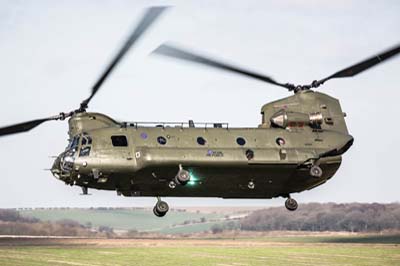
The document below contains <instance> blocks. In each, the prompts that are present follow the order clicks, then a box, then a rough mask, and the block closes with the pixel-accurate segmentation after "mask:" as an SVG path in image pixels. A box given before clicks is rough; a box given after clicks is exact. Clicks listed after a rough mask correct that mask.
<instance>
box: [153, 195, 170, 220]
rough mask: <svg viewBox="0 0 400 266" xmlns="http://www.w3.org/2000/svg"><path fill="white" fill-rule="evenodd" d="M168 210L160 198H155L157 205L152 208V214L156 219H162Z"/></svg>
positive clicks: (166, 204)
mask: <svg viewBox="0 0 400 266" xmlns="http://www.w3.org/2000/svg"><path fill="white" fill-rule="evenodd" d="M168 210H169V206H168V203H166V202H165V201H162V200H161V198H160V197H157V203H156V205H155V206H154V208H153V213H154V214H155V216H157V217H163V216H165V215H166V214H167V212H168Z"/></svg>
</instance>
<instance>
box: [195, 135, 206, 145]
mask: <svg viewBox="0 0 400 266" xmlns="http://www.w3.org/2000/svg"><path fill="white" fill-rule="evenodd" d="M206 142H207V141H206V140H205V139H204V138H203V137H198V138H197V144H199V145H205V144H206Z"/></svg>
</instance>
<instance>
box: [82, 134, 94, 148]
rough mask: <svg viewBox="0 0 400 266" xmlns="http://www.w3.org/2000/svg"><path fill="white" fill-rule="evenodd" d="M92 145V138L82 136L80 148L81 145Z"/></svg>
mask: <svg viewBox="0 0 400 266" xmlns="http://www.w3.org/2000/svg"><path fill="white" fill-rule="evenodd" d="M91 144H92V137H90V136H88V135H83V136H82V146H83V145H91Z"/></svg>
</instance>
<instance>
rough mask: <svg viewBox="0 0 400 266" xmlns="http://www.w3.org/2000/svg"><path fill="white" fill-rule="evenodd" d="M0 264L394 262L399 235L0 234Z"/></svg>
mask: <svg viewBox="0 0 400 266" xmlns="http://www.w3.org/2000/svg"><path fill="white" fill-rule="evenodd" d="M0 265H2V266H8V265H10V266H11V265H13V266H15V265H24V266H25V265H76V266H80V265H81V266H88V265H94V266H96V265H98V266H100V265H110V266H111V265H135V266H136V265H137V266H141V265H154V266H161V265H193V266H197V265H198V266H208V265H215V266H229V265H231V266H241V265H243V266H244V265H263V266H264V265H294V266H295V265H302V266H303V265H318V266H321V265H330V266H331V265H371V266H372V265H374V266H375V265H391V266H392V265H400V237H399V236H368V237H365V236H362V237H357V236H356V237H348V236H346V237H342V236H329V237H326V236H324V237H315V236H291V237H287V236H284V237H280V236H271V237H258V238H257V237H253V238H239V239H232V238H231V239H188V238H186V239H76V238H69V239H46V238H43V239H40V238H39V239H38V238H0Z"/></svg>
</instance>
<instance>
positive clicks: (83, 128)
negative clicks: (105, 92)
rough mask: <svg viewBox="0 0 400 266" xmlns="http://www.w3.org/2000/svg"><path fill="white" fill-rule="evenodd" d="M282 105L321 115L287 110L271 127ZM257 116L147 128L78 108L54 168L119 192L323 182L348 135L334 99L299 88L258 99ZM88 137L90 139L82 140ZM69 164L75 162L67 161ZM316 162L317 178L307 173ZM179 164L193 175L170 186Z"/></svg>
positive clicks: (261, 192) (202, 191)
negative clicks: (255, 119)
mask: <svg viewBox="0 0 400 266" xmlns="http://www.w3.org/2000/svg"><path fill="white" fill-rule="evenodd" d="M281 111H284V113H287V114H289V113H296V114H299V116H300V117H303V118H304V117H308V118H309V117H310V114H314V115H315V114H319V116H320V117H321V120H320V121H319V122H318V123H315V124H314V123H312V121H310V119H308V121H300V120H301V119H300V120H299V119H297V118H296V116H288V121H287V122H286V123H285V126H284V127H281V126H277V125H274V124H273V123H271V120H270V118H271V117H273V116H274V114H276V113H279V112H281ZM262 115H263V116H264V117H263V118H262V121H263V123H261V124H260V125H259V126H258V127H254V128H230V127H229V126H228V125H223V124H220V123H213V124H210V125H204V124H196V123H193V124H191V126H189V123H180V124H179V123H177V124H174V125H169V124H163V123H159V125H155V126H146V124H145V123H144V125H140V123H136V122H132V123H128V122H127V123H118V122H116V121H115V120H113V119H112V118H110V117H108V116H106V115H104V114H99V113H89V112H82V113H77V114H75V115H73V116H72V117H71V118H70V119H69V136H70V139H71V142H75V143H76V144H73V143H72V144H71V145H70V146H69V148H67V150H66V151H65V152H63V153H62V154H61V155H60V157H59V158H57V159H56V161H55V163H54V165H53V168H52V172H53V174H54V175H55V176H56V177H57V178H59V179H60V180H62V181H64V182H65V183H67V184H70V185H78V186H82V187H85V188H95V189H105V190H115V191H117V192H118V194H122V195H124V196H174V197H180V196H183V197H189V196H190V197H222V198H273V197H279V196H287V195H289V194H290V193H294V192H301V191H304V190H307V189H311V188H313V187H316V186H318V185H320V184H322V183H324V182H326V181H327V180H328V179H329V178H331V177H332V176H333V175H334V173H335V172H336V171H337V169H338V168H339V166H340V163H341V155H342V154H343V153H344V152H345V151H346V150H347V149H348V148H349V147H350V145H351V143H352V141H353V138H352V137H351V136H350V135H349V134H348V133H347V128H346V124H345V121H344V118H343V116H344V115H343V112H342V110H341V108H340V104H339V102H338V101H337V100H336V99H334V98H332V97H330V96H328V95H326V94H322V93H319V92H314V91H312V90H307V91H301V92H298V93H296V94H295V95H293V96H290V97H287V98H285V99H282V100H279V101H275V102H272V103H269V104H266V105H264V106H263V107H262ZM290 119H293V121H292V120H290ZM220 125H223V126H220ZM87 137H90V139H91V144H90V145H88V144H87V143H88V141H87V140H85V141H84V142H85V145H82V140H84V139H87ZM113 138H114V139H118V138H120V139H124V141H122V142H121V143H114V140H113ZM125 140H126V141H125ZM121 144H122V145H121ZM88 148H90V153H88V152H87V149H88ZM84 149H86V152H83V153H82V151H83V150H84ZM326 154H328V156H326ZM70 162H73V166H72V167H65V165H68V164H69V163H70ZM316 163H317V164H318V165H319V167H320V168H321V169H322V175H321V176H320V177H314V176H311V175H310V171H309V169H310V167H311V166H312V165H313V164H316ZM180 166H181V167H182V168H183V169H185V170H187V171H188V172H189V173H190V175H191V176H195V180H192V181H191V182H190V184H186V185H174V186H171V182H175V181H174V178H175V176H176V175H177V173H178V171H179V167H180Z"/></svg>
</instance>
